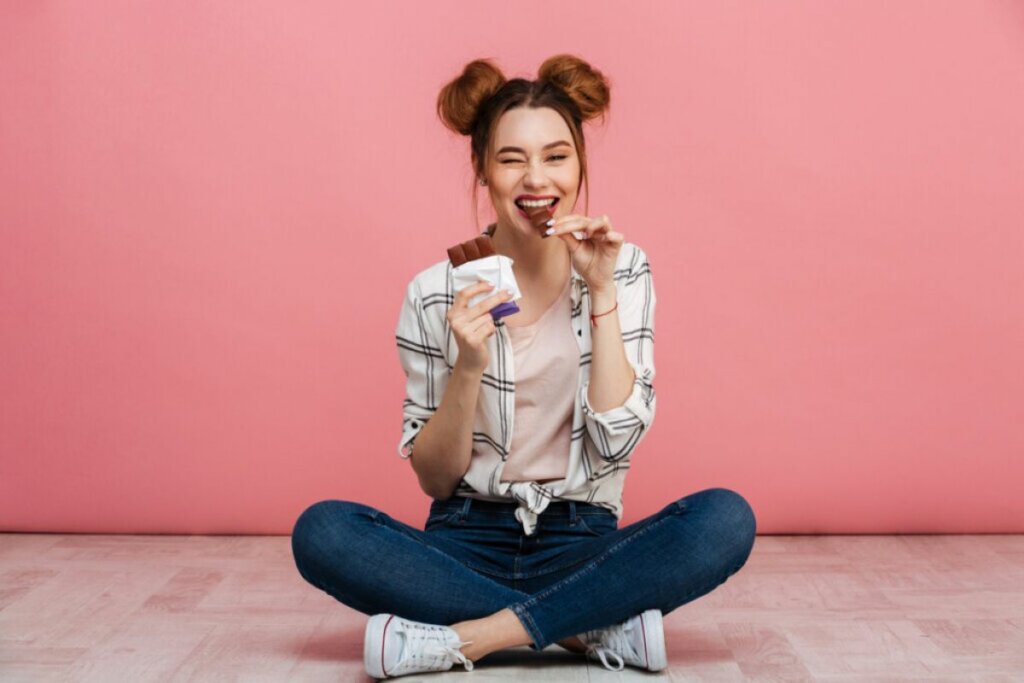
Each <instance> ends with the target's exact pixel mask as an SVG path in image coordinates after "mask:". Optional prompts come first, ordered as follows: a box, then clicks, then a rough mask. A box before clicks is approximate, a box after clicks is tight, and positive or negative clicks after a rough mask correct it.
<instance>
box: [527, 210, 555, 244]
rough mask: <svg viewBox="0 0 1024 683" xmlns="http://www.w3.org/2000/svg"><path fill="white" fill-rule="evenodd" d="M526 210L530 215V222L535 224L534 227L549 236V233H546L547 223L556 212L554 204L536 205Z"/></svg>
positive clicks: (542, 234) (542, 235)
mask: <svg viewBox="0 0 1024 683" xmlns="http://www.w3.org/2000/svg"><path fill="white" fill-rule="evenodd" d="M526 212H527V213H528V214H529V216H530V223H531V224H533V227H534V228H536V229H537V231H538V232H540V236H541V237H547V236H548V235H545V234H544V233H545V232H547V229H548V226H547V225H546V223H547V222H548V221H549V220H550V219H551V217H552V216H553V215H554V214H555V207H554V205H549V206H535V207H531V208H529V209H526Z"/></svg>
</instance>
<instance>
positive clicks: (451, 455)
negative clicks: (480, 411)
mask: <svg viewBox="0 0 1024 683" xmlns="http://www.w3.org/2000/svg"><path fill="white" fill-rule="evenodd" d="M482 377H483V371H482V370H481V371H476V370H471V369H466V368H464V367H463V366H462V365H461V364H460V363H459V361H456V362H455V367H454V368H453V369H452V375H451V378H450V379H449V381H448V385H447V386H446V387H445V390H444V396H443V397H442V398H441V404H440V405H439V406H438V407H437V411H436V412H435V413H434V415H433V416H432V417H431V418H430V420H429V421H428V422H427V424H426V426H425V427H423V429H421V430H420V433H419V435H418V436H417V437H416V448H415V450H414V451H413V454H412V456H411V457H410V462H411V463H412V468H413V470H414V471H415V472H416V476H417V478H418V479H419V482H420V488H421V489H423V492H424V493H426V494H427V495H428V496H430V497H432V498H436V499H438V500H445V499H447V498H450V497H451V495H452V493H453V492H454V491H455V488H456V487H457V486H458V485H459V482H460V481H461V480H462V477H463V475H464V474H465V473H466V470H468V469H469V460H470V457H472V454H473V421H474V417H475V415H476V403H477V396H478V395H479V393H480V379H481V378H482Z"/></svg>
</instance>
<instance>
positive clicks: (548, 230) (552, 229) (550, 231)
mask: <svg viewBox="0 0 1024 683" xmlns="http://www.w3.org/2000/svg"><path fill="white" fill-rule="evenodd" d="M554 231H555V229H554V228H548V229H547V230H546V231H545V232H544V234H545V235H550V234H551V233H553V232H554Z"/></svg>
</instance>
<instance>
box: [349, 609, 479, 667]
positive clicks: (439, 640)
mask: <svg viewBox="0 0 1024 683" xmlns="http://www.w3.org/2000/svg"><path fill="white" fill-rule="evenodd" d="M470 642H472V641H470ZM468 644H469V643H463V642H460V641H459V634H458V633H456V632H455V630H454V629H452V628H450V627H448V626H435V625H434V624H421V623H419V622H417V621H409V620H408V619H403V618H402V617H399V616H395V615H394V614H375V615H373V616H372V617H370V620H369V621H368V622H366V636H365V638H364V640H363V663H364V664H365V665H366V673H368V674H370V675H371V676H373V677H374V678H390V677H392V676H404V675H405V674H414V673H420V672H424V671H447V670H448V669H450V668H452V666H454V664H455V663H456V662H459V663H460V664H462V665H463V666H464V667H466V671H472V670H473V662H472V661H471V660H469V659H467V658H466V655H464V654H462V652H460V651H459V648H460V647H462V646H463V645H468Z"/></svg>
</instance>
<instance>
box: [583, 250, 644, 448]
mask: <svg viewBox="0 0 1024 683" xmlns="http://www.w3.org/2000/svg"><path fill="white" fill-rule="evenodd" d="M615 287H616V293H617V300H618V304H619V308H618V312H619V327H620V329H621V330H622V342H623V347H624V349H625V352H626V358H627V359H628V360H629V364H630V365H631V366H632V367H633V374H634V379H633V390H632V392H631V393H630V394H629V396H628V397H627V398H626V400H625V402H624V403H623V404H622V405H620V406H616V407H614V408H610V409H608V410H605V411H603V412H600V413H598V412H594V410H593V408H591V406H590V401H589V400H588V398H587V393H588V390H589V388H590V381H589V380H587V381H585V382H583V384H582V386H581V387H580V392H581V397H580V400H581V403H582V407H583V417H584V421H585V423H586V427H587V432H588V433H589V434H590V437H591V439H592V441H593V442H594V444H595V446H596V447H597V450H598V453H600V455H601V458H603V459H604V460H609V461H617V460H622V459H624V458H626V457H628V456H629V455H630V454H631V453H632V452H633V451H634V450H635V449H636V447H637V444H639V443H640V441H641V440H642V439H643V437H644V435H646V434H647V431H648V430H649V429H650V428H651V424H652V423H653V422H654V412H655V408H656V405H657V397H656V395H655V393H654V304H655V301H656V298H655V295H654V281H653V280H652V278H651V267H650V264H649V263H648V261H647V255H646V254H645V253H644V252H643V250H642V249H640V248H639V247H636V251H635V253H634V257H633V259H632V262H631V264H630V267H629V268H628V269H626V270H623V271H622V272H617V273H616V278H615Z"/></svg>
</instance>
